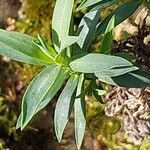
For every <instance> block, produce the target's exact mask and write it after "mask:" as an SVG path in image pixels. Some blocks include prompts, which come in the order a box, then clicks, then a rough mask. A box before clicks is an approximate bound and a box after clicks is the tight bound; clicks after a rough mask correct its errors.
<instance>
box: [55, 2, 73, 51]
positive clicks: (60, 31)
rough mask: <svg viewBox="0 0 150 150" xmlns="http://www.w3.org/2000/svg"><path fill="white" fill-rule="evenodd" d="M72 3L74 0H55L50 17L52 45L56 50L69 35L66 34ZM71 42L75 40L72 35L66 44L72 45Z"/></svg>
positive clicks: (59, 49)
mask: <svg viewBox="0 0 150 150" xmlns="http://www.w3.org/2000/svg"><path fill="white" fill-rule="evenodd" d="M73 4H74V0H57V1H56V4H55V9H54V13H53V19H52V38H53V43H54V47H55V49H56V50H57V52H60V51H61V50H62V49H63V48H64V47H65V45H66V41H67V40H66V39H67V37H68V36H69V35H68V34H69V28H70V22H71V17H72V9H73ZM74 40H75V41H74ZM63 41H65V42H63ZM73 42H76V39H75V38H74V37H73V38H72V39H71V38H70V41H69V42H68V43H69V44H67V46H68V45H72V44H73ZM62 43H63V45H62ZM64 43H65V44H64Z"/></svg>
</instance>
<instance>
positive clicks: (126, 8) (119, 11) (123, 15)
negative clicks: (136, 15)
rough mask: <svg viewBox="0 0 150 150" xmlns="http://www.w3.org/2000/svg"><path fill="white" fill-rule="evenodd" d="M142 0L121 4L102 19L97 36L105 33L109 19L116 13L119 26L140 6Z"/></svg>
mask: <svg viewBox="0 0 150 150" xmlns="http://www.w3.org/2000/svg"><path fill="white" fill-rule="evenodd" d="M141 2H142V1H141V0H131V1H129V2H126V3H124V4H122V5H121V6H118V7H117V8H116V9H115V10H114V11H113V12H112V13H110V14H109V15H108V16H107V17H106V18H105V19H104V20H102V21H101V22H100V23H99V25H98V26H97V31H96V34H95V38H97V37H98V36H100V35H101V34H102V33H104V31H105V29H106V27H107V24H108V22H109V20H110V19H111V18H112V16H114V15H115V26H117V25H118V24H120V23H121V22H123V21H124V20H125V19H127V18H128V17H129V16H131V15H132V14H133V12H134V11H135V10H136V9H137V8H138V7H139V6H140V4H141Z"/></svg>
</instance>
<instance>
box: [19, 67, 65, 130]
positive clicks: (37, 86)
mask: <svg viewBox="0 0 150 150" xmlns="http://www.w3.org/2000/svg"><path fill="white" fill-rule="evenodd" d="M66 75H67V72H66V71H65V70H64V69H63V68H61V66H49V67H46V68H45V69H44V70H43V71H42V72H41V73H40V74H39V75H38V76H37V77H35V78H34V79H33V81H32V82H31V83H30V85H29V86H28V88H27V90H26V93H25V95H24V97H23V102H22V111H21V114H22V121H21V129H23V128H24V127H25V126H26V125H27V123H28V122H29V121H30V120H31V119H32V117H33V116H34V115H35V114H36V113H37V112H38V111H40V110H41V109H42V108H44V107H45V106H46V105H47V104H48V103H49V102H50V100H51V99H52V98H53V97H54V96H55V94H56V93H57V91H58V90H59V89H60V88H61V86H62V84H63V82H64V81H65V79H66Z"/></svg>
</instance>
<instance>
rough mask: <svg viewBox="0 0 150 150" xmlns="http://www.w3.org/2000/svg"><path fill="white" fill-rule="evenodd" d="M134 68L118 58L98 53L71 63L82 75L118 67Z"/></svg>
mask: <svg viewBox="0 0 150 150" xmlns="http://www.w3.org/2000/svg"><path fill="white" fill-rule="evenodd" d="M130 66H133V64H132V63H130V62H129V61H127V60H125V59H123V58H121V57H117V56H110V55H104V54H98V53H91V54H88V55H85V56H83V57H81V58H79V59H76V60H74V61H72V62H71V63H70V67H71V69H72V70H74V71H77V72H82V73H96V72H100V71H103V70H110V69H113V68H116V67H130Z"/></svg>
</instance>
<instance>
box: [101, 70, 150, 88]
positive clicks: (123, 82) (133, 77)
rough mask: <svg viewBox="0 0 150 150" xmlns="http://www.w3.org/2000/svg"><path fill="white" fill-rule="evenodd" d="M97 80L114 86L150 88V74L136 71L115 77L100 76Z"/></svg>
mask: <svg viewBox="0 0 150 150" xmlns="http://www.w3.org/2000/svg"><path fill="white" fill-rule="evenodd" d="M99 80H100V81H102V82H105V83H108V84H111V85H114V86H121V87H128V88H143V87H148V86H150V73H149V72H145V71H141V70H136V71H133V72H129V73H126V74H124V75H121V76H117V77H112V78H111V77H109V76H100V77H99Z"/></svg>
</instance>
